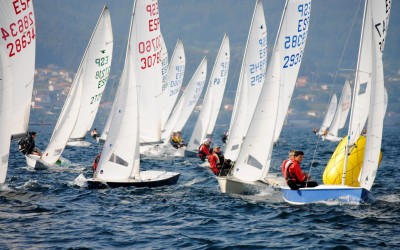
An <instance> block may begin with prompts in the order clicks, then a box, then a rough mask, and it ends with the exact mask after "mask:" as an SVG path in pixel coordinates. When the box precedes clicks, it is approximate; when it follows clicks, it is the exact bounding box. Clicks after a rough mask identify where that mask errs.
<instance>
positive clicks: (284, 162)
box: [281, 149, 296, 176]
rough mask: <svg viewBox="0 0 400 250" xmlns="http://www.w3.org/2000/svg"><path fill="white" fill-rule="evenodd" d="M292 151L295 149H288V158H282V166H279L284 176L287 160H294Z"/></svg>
mask: <svg viewBox="0 0 400 250" xmlns="http://www.w3.org/2000/svg"><path fill="white" fill-rule="evenodd" d="M294 152H296V150H294V149H291V150H290V151H289V156H288V157H289V158H287V159H286V160H284V161H283V162H282V166H281V168H282V175H283V176H285V175H286V167H285V166H286V163H287V162H288V161H293V160H294Z"/></svg>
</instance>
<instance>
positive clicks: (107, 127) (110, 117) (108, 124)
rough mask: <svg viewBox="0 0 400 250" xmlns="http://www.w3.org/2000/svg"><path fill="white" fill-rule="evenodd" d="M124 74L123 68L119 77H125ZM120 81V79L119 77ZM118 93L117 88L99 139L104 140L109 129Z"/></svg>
mask: <svg viewBox="0 0 400 250" xmlns="http://www.w3.org/2000/svg"><path fill="white" fill-rule="evenodd" d="M125 74H126V72H125V69H124V70H123V71H122V73H121V78H124V77H125ZM120 81H121V79H120ZM118 93H119V91H118V89H117V92H116V93H115V97H114V101H113V105H112V107H111V110H110V113H109V114H108V117H107V121H106V124H105V125H104V128H103V132H101V135H100V140H101V141H105V140H106V139H107V135H108V131H109V130H110V125H111V121H112V117H113V115H114V111H115V105H116V101H115V100H117V99H118Z"/></svg>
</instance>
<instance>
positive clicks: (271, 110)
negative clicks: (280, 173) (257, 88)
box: [233, 0, 311, 181]
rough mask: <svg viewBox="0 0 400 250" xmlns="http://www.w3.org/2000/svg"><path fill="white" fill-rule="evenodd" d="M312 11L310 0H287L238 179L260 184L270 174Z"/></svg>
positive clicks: (241, 156) (238, 165)
mask: <svg viewBox="0 0 400 250" xmlns="http://www.w3.org/2000/svg"><path fill="white" fill-rule="evenodd" d="M310 11H311V2H310V1H309V0H288V1H286V5H285V10H284V12H283V15H282V20H281V24H280V28H279V31H278V35H277V40H276V42H275V46H274V50H273V53H272V59H271V63H270V64H269V67H268V71H267V78H266V81H265V84H264V86H263V88H262V91H261V95H260V98H259V100H258V103H257V107H256V110H255V112H254V115H253V117H252V119H251V123H250V127H249V130H248V131H247V135H246V138H245V140H244V142H243V145H242V148H241V151H240V154H239V157H238V159H237V162H236V164H235V169H234V171H233V175H234V176H235V177H236V178H237V179H240V180H244V181H256V180H260V179H264V178H265V177H266V176H267V174H268V172H269V167H270V162H271V155H272V149H273V144H274V138H275V137H276V134H277V133H280V131H281V129H282V128H281V126H283V124H282V123H280V119H281V117H282V116H284V115H285V114H286V112H287V107H286V110H283V107H282V106H281V104H282V103H281V99H282V98H283V99H284V104H285V103H286V102H289V101H290V100H288V96H291V95H292V94H291V93H288V90H289V89H290V88H291V87H292V86H294V84H295V82H296V79H297V75H298V72H299V69H300V64H301V58H302V55H303V52H304V49H305V45H306V37H307V32H308V27H309V20H310ZM294 41H296V42H294ZM290 58H295V59H294V61H291V60H290ZM286 85H288V86H289V87H287V86H286ZM292 91H293V88H292ZM285 105H286V104H285ZM279 112H284V114H280V113H279ZM278 137H279V135H278Z"/></svg>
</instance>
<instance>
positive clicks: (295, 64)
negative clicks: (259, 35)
mask: <svg viewBox="0 0 400 250" xmlns="http://www.w3.org/2000/svg"><path fill="white" fill-rule="evenodd" d="M292 4H293V5H298V6H299V8H304V9H299V10H297V11H296V10H290V11H291V12H288V13H290V14H288V16H287V22H288V23H285V22H286V21H284V23H283V24H282V25H284V26H292V27H291V31H285V28H282V29H281V30H282V31H283V32H287V34H290V32H292V36H291V37H284V38H282V39H283V40H282V43H284V46H283V48H285V52H287V51H288V50H290V49H291V48H293V47H294V46H295V48H294V50H293V53H292V54H289V53H287V54H286V53H285V55H284V57H283V62H282V68H283V69H289V70H288V71H287V72H293V74H287V75H285V76H284V77H285V80H284V81H283V83H284V84H282V85H281V89H280V93H279V95H280V98H279V108H278V119H277V122H276V130H275V139H274V141H278V139H279V136H280V134H281V131H282V127H283V124H284V121H285V118H286V115H287V111H288V108H289V104H290V100H291V99H292V95H293V90H294V87H295V85H296V79H297V74H298V71H299V68H300V67H299V66H300V63H301V61H302V57H303V54H304V47H305V43H306V39H307V31H308V22H309V21H310V15H309V14H310V11H311V1H289V3H288V6H290V5H292ZM301 6H302V7H301ZM288 11H289V10H288ZM291 14H293V15H296V16H291ZM291 22H298V26H296V27H294V26H295V25H294V24H292V23H291Z"/></svg>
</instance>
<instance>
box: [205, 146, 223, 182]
mask: <svg viewBox="0 0 400 250" xmlns="http://www.w3.org/2000/svg"><path fill="white" fill-rule="evenodd" d="M208 162H210V168H211V171H213V173H214V174H215V175H219V173H220V171H221V168H222V165H223V163H224V156H223V155H222V153H221V147H220V146H215V147H214V149H213V152H212V153H211V154H210V156H209V157H208Z"/></svg>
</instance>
